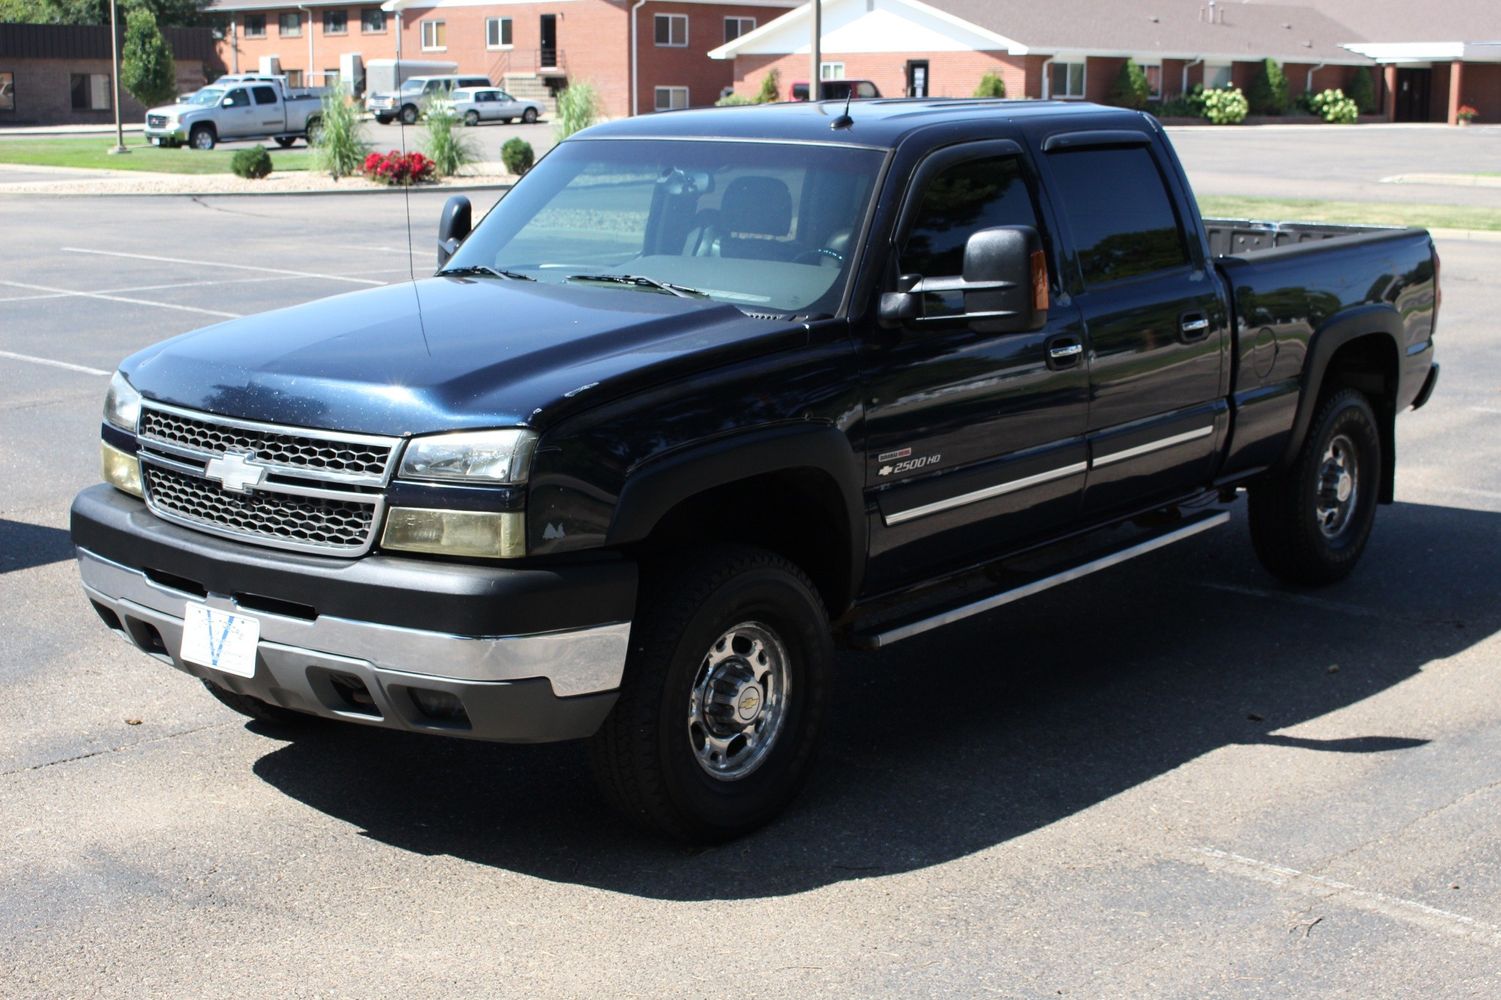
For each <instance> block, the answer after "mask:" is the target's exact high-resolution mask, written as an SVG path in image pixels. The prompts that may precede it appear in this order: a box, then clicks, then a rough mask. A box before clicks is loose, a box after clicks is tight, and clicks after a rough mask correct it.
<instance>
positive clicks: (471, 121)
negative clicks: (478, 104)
mask: <svg viewBox="0 0 1501 1000" xmlns="http://www.w3.org/2000/svg"><path fill="white" fill-rule="evenodd" d="M464 124H465V125H468V126H470V127H471V128H473V127H474V126H475V125H478V124H479V112H478V111H466V112H464Z"/></svg>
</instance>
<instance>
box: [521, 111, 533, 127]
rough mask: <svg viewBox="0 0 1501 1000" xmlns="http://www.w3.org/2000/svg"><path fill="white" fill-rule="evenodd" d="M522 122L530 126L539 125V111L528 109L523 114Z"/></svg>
mask: <svg viewBox="0 0 1501 1000" xmlns="http://www.w3.org/2000/svg"><path fill="white" fill-rule="evenodd" d="M521 120H522V121H523V122H525V123H526V124H528V125H535V124H537V109H536V108H527V109H526V110H525V111H523V112H521Z"/></svg>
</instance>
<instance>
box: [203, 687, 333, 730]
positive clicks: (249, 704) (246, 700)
mask: <svg viewBox="0 0 1501 1000" xmlns="http://www.w3.org/2000/svg"><path fill="white" fill-rule="evenodd" d="M203 686H204V687H205V688H207V689H208V693H209V694H211V695H213V696H214V697H215V698H217V699H218V700H219V702H220V703H221V704H223V705H225V706H227V707H228V708H232V709H234V710H235V711H236V712H239V713H240V714H241V715H243V716H246V717H248V718H251V719H255V720H256V721H257V722H264V723H267V724H268V725H273V726H278V727H280V728H283V729H288V728H292V727H294V726H305V725H307V724H309V723H311V722H316V721H318V717H317V716H316V715H308V714H307V713H306V712H294V711H292V710H291V709H290V708H282V707H281V706H280V705H273V704H271V703H270V702H269V701H261V700H260V699H259V698H252V697H251V696H250V695H248V694H238V693H236V692H234V691H231V690H229V689H228V688H222V687H220V686H219V685H217V684H215V683H214V682H213V681H208V680H205V681H204V682H203Z"/></svg>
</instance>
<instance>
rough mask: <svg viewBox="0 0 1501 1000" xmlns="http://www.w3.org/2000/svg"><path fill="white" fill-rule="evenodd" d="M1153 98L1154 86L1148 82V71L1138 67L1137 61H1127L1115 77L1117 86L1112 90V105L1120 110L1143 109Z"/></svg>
mask: <svg viewBox="0 0 1501 1000" xmlns="http://www.w3.org/2000/svg"><path fill="white" fill-rule="evenodd" d="M1151 96H1152V85H1151V84H1150V83H1148V82H1147V74H1146V71H1145V70H1144V69H1142V68H1141V67H1140V66H1138V65H1136V60H1135V59H1127V60H1126V64H1125V65H1124V66H1122V67H1121V71H1120V72H1119V73H1117V74H1116V76H1115V85H1114V86H1113V87H1112V88H1111V90H1110V103H1111V104H1114V105H1115V106H1116V107H1118V108H1137V109H1141V108H1144V107H1146V106H1147V101H1148V100H1149V99H1150V98H1151Z"/></svg>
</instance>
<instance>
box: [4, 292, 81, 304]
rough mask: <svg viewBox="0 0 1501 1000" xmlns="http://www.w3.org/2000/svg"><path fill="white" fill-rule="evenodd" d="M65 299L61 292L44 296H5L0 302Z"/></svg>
mask: <svg viewBox="0 0 1501 1000" xmlns="http://www.w3.org/2000/svg"><path fill="white" fill-rule="evenodd" d="M61 298H66V296H65V295H64V294H63V293H62V292H49V293H48V294H46V295H7V296H5V297H4V298H0V302H35V301H36V300H37V299H61Z"/></svg>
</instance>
